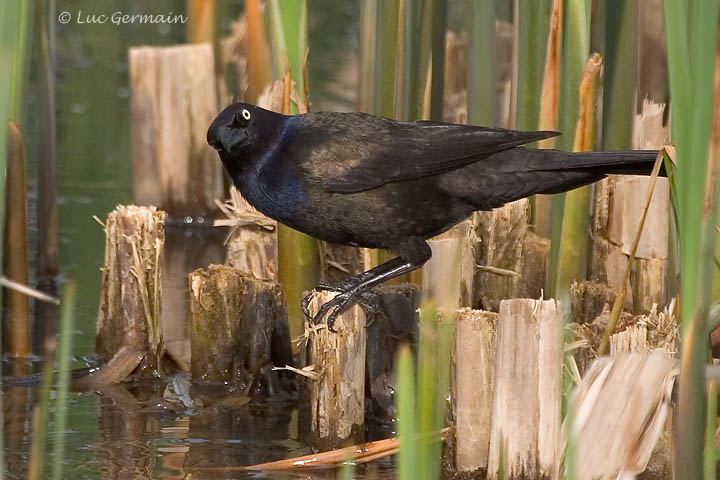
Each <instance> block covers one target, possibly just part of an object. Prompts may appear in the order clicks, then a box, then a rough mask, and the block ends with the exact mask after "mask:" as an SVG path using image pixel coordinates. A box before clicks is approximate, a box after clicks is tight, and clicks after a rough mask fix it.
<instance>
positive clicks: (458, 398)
mask: <svg viewBox="0 0 720 480" xmlns="http://www.w3.org/2000/svg"><path fill="white" fill-rule="evenodd" d="M455 322H456V323H455V352H454V359H453V360H454V366H455V368H454V374H455V378H454V381H453V382H452V384H453V385H454V387H455V388H454V389H455V392H454V395H452V398H453V417H454V423H455V445H454V450H455V469H456V470H457V471H458V472H477V473H479V474H481V475H484V474H486V473H487V468H488V452H489V447H490V424H491V418H492V409H493V390H494V383H495V331H496V325H497V313H494V312H486V311H482V310H471V309H469V308H464V309H461V310H459V311H458V314H457V317H456V320H455ZM482 478H484V476H483V477H482Z"/></svg>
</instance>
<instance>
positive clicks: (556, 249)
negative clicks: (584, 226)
mask: <svg viewBox="0 0 720 480" xmlns="http://www.w3.org/2000/svg"><path fill="white" fill-rule="evenodd" d="M562 51H563V53H562V69H561V74H560V103H559V110H558V127H559V130H560V131H561V132H563V133H564V135H562V136H560V138H559V139H558V140H557V141H556V144H557V147H558V148H560V149H561V150H567V151H571V150H572V149H573V142H574V138H573V135H570V134H569V133H570V132H574V131H575V126H576V124H577V119H578V109H579V100H578V89H579V86H580V80H581V77H582V73H583V69H584V68H585V63H586V62H587V60H588V57H589V56H590V12H589V10H588V8H587V4H586V2H585V0H568V1H566V2H565V5H564V19H563V50H562ZM571 198H573V201H577V202H579V203H580V204H578V205H574V206H573V207H572V208H573V210H578V211H580V210H583V209H584V210H585V212H588V211H589V209H588V202H589V196H588V195H585V194H580V193H579V194H577V195H572V196H571ZM565 203H566V194H557V195H553V199H552V221H551V244H550V265H558V263H559V262H560V257H561V246H562V244H563V241H562V238H563V219H564V210H565ZM586 214H587V213H586ZM574 228H580V223H576V224H575V227H574ZM574 228H573V229H566V231H565V235H570V234H572V236H573V237H580V236H582V235H587V232H586V231H583V232H576V231H575V230H574ZM571 243H572V242H570V241H566V242H565V244H566V245H568V247H569V248H574V247H573V246H572V245H571ZM568 267H569V268H572V265H571V264H568ZM576 267H578V268H580V269H582V268H584V266H583V265H576ZM564 273H565V274H564V275H560V272H559V271H558V269H556V268H550V269H549V270H548V283H547V287H548V288H547V294H548V296H549V298H558V299H559V300H560V301H561V307H562V308H563V309H564V310H566V311H569V306H570V305H569V298H570V295H569V291H570V284H569V283H568V282H570V281H572V279H573V278H572V277H574V276H576V275H578V274H581V273H582V272H581V271H577V270H576V271H565V272H564Z"/></svg>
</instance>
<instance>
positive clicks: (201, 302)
mask: <svg viewBox="0 0 720 480" xmlns="http://www.w3.org/2000/svg"><path fill="white" fill-rule="evenodd" d="M189 281H190V308H191V311H192V327H191V330H192V332H191V358H192V367H191V372H192V379H193V381H194V382H196V383H203V384H205V385H207V386H212V385H219V386H221V387H222V388H225V387H224V385H227V384H230V385H231V386H232V387H233V388H234V389H235V391H236V393H239V394H241V395H252V396H261V397H267V396H274V395H277V394H282V393H283V392H287V391H288V390H291V389H293V388H294V383H293V382H292V377H291V376H290V374H289V373H288V372H282V371H274V370H273V367H274V366H280V367H284V366H286V365H292V364H293V363H294V362H293V357H292V351H291V348H290V334H289V332H288V325H287V310H286V308H285V298H284V296H283V293H282V289H281V288H280V286H279V285H278V284H277V283H274V282H268V281H265V280H259V279H257V278H254V277H252V276H250V275H247V274H244V272H240V271H238V270H236V269H234V268H232V267H230V266H227V265H210V266H209V267H208V268H207V269H198V270H196V271H194V272H192V273H191V274H190V277H189Z"/></svg>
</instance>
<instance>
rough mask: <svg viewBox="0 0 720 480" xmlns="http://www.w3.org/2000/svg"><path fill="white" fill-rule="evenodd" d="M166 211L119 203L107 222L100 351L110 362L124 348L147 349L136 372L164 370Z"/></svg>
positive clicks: (146, 372)
mask: <svg viewBox="0 0 720 480" xmlns="http://www.w3.org/2000/svg"><path fill="white" fill-rule="evenodd" d="M165 217H166V214H165V212H162V211H159V210H158V209H156V208H155V207H138V206H135V205H128V206H124V205H119V206H118V207H117V208H116V209H115V210H114V211H112V212H110V214H108V218H107V221H106V223H105V262H104V266H103V268H102V272H103V279H102V290H101V292H100V308H99V312H98V322H97V338H96V351H97V353H98V354H100V355H101V356H103V357H104V358H105V360H108V361H110V360H111V359H112V358H113V357H114V356H115V355H116V354H117V353H118V352H120V351H121V350H122V349H123V347H132V348H133V349H135V348H139V349H140V350H142V351H145V352H147V354H146V355H144V356H143V357H142V360H141V361H140V363H139V365H138V368H137V369H135V370H136V372H137V373H140V374H143V375H158V374H160V375H162V374H163V373H164V370H165V368H164V365H163V357H164V345H163V332H162V326H161V322H160V311H161V298H162V277H163V272H162V269H163V268H162V264H163V261H162V256H163V246H164V243H165Z"/></svg>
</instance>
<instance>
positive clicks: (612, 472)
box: [561, 353, 677, 480]
mask: <svg viewBox="0 0 720 480" xmlns="http://www.w3.org/2000/svg"><path fill="white" fill-rule="evenodd" d="M676 368H677V361H676V360H673V359H671V358H668V357H667V356H666V355H664V354H663V353H651V354H648V355H639V354H622V355H619V356H617V357H614V358H610V357H602V358H599V359H597V360H596V361H595V363H593V365H592V367H590V369H589V370H588V372H587V373H586V374H585V376H584V377H583V380H582V383H581V384H580V385H579V386H578V388H577V390H576V391H575V392H574V394H573V397H572V401H571V409H572V412H573V414H572V415H571V416H570V417H569V418H571V419H572V425H571V426H567V430H570V431H571V432H572V437H571V438H572V442H573V455H574V458H573V466H574V476H575V477H576V478H578V479H582V480H584V479H588V480H590V479H596V478H630V477H633V476H635V475H637V474H639V473H641V472H643V471H644V470H645V469H646V467H647V466H648V462H649V460H650V457H651V455H652V453H653V449H654V447H655V446H656V443H657V442H658V439H660V438H661V434H662V432H663V428H664V427H665V424H666V423H665V420H666V418H667V416H668V413H669V412H670V404H671V393H672V388H673V383H674V379H675V376H676V371H675V370H676ZM670 471H671V470H669V469H668V470H667V471H664V469H663V467H662V466H660V468H659V469H657V470H654V471H653V472H652V474H651V476H649V477H648V478H670V477H672V475H671V474H670ZM562 473H563V470H561V475H562ZM668 474H670V475H669V476H667V475H668Z"/></svg>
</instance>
